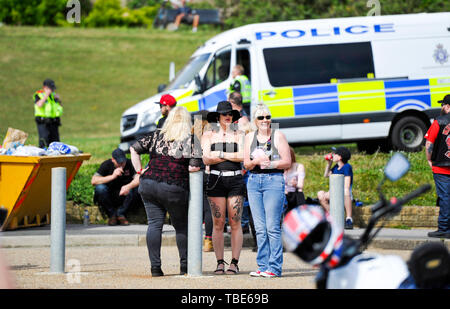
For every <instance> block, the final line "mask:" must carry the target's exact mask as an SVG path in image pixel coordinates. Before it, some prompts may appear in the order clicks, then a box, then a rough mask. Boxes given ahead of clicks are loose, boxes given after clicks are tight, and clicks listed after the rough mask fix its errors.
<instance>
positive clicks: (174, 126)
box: [161, 106, 192, 142]
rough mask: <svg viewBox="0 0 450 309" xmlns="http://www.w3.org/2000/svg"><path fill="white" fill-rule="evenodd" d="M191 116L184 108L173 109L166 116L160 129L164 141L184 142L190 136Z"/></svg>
mask: <svg viewBox="0 0 450 309" xmlns="http://www.w3.org/2000/svg"><path fill="white" fill-rule="evenodd" d="M191 130H192V121H191V114H190V113H189V112H188V110H187V109H186V107H184V106H176V107H174V108H173V109H172V110H171V111H170V112H169V115H168V116H167V119H166V121H165V122H164V125H163V127H162V129H161V133H162V134H164V140H166V141H169V142H170V141H178V142H181V141H184V140H185V139H186V137H188V136H189V135H190V134H191Z"/></svg>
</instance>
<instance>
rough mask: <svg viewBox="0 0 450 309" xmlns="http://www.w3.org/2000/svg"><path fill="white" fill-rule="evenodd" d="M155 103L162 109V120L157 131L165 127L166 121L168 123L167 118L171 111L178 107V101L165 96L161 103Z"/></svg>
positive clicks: (157, 126) (168, 95) (167, 95)
mask: <svg viewBox="0 0 450 309" xmlns="http://www.w3.org/2000/svg"><path fill="white" fill-rule="evenodd" d="M155 103H156V104H159V107H160V108H161V118H160V119H159V121H158V124H157V125H156V128H157V129H161V128H162V127H163V125H164V121H166V119H167V116H168V115H169V112H170V110H171V109H172V108H174V107H175V106H176V105H177V100H175V98H174V97H173V96H171V95H170V94H165V95H163V96H162V97H161V99H160V100H159V102H155Z"/></svg>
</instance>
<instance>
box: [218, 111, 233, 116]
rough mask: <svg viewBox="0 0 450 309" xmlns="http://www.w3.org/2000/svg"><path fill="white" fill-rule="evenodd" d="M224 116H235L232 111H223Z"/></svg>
mask: <svg viewBox="0 0 450 309" xmlns="http://www.w3.org/2000/svg"><path fill="white" fill-rule="evenodd" d="M221 115H222V116H233V113H232V112H228V113H221Z"/></svg>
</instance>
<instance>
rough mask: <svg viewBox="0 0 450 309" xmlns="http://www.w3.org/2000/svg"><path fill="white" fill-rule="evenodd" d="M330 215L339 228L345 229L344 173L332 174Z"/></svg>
mask: <svg viewBox="0 0 450 309" xmlns="http://www.w3.org/2000/svg"><path fill="white" fill-rule="evenodd" d="M330 216H331V218H333V220H334V222H335V223H336V226H337V227H338V228H339V229H344V222H345V208H344V175H339V174H338V175H335V174H332V175H330Z"/></svg>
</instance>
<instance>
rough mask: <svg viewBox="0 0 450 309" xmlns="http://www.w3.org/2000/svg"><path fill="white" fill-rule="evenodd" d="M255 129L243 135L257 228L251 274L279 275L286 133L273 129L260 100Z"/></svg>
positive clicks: (287, 158)
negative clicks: (254, 264)
mask: <svg viewBox="0 0 450 309" xmlns="http://www.w3.org/2000/svg"><path fill="white" fill-rule="evenodd" d="M253 121H254V125H255V126H256V130H255V131H254V132H250V133H248V134H247V135H246V136H245V148H244V165H245V168H246V169H248V170H249V171H250V175H249V178H248V183H247V192H248V200H249V203H250V209H251V212H252V215H253V221H254V225H255V229H256V242H257V245H258V253H257V256H256V263H257V264H258V269H257V270H256V271H254V272H251V273H250V275H251V276H254V277H268V278H272V277H279V276H281V269H282V265H283V244H282V239H281V227H280V222H281V216H282V212H283V204H284V198H285V196H284V175H283V173H284V170H285V169H287V168H289V167H290V165H291V155H290V150H289V144H288V142H287V140H286V137H285V136H284V134H283V133H281V132H280V131H279V130H275V128H274V126H273V125H272V122H271V115H270V110H269V108H268V107H267V106H266V105H264V104H259V105H258V106H257V107H256V109H255V112H254V116H253Z"/></svg>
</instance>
